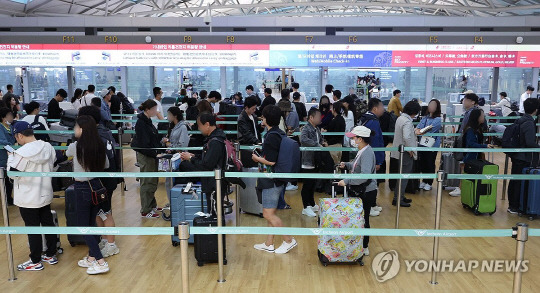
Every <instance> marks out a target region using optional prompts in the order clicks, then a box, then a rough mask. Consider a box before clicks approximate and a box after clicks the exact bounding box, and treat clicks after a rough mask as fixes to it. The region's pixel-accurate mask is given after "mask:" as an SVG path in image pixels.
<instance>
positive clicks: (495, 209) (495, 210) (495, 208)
mask: <svg viewBox="0 0 540 293" xmlns="http://www.w3.org/2000/svg"><path fill="white" fill-rule="evenodd" d="M496 211H497V208H495V210H494V211H493V212H491V213H489V215H490V216H491V215H493V214H494V213H495V212H496Z"/></svg>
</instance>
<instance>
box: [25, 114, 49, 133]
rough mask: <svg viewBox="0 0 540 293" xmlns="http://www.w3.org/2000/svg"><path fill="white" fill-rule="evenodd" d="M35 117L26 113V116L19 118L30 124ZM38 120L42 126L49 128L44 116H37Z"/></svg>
mask: <svg viewBox="0 0 540 293" xmlns="http://www.w3.org/2000/svg"><path fill="white" fill-rule="evenodd" d="M35 119H36V115H26V116H24V118H23V119H21V121H25V122H28V124H32V123H34V120H35ZM38 121H39V122H40V123H41V124H43V126H45V129H46V130H49V126H48V125H47V121H45V118H43V116H39V118H38Z"/></svg>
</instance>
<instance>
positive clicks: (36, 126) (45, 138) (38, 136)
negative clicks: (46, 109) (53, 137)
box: [30, 115, 50, 141]
mask: <svg viewBox="0 0 540 293" xmlns="http://www.w3.org/2000/svg"><path fill="white" fill-rule="evenodd" d="M30 126H32V129H33V130H34V131H36V130H47V129H46V128H45V125H43V123H41V122H39V116H38V115H36V117H35V118H34V122H32V124H30ZM35 136H36V139H39V140H43V141H49V140H50V138H49V135H48V134H46V133H40V134H35Z"/></svg>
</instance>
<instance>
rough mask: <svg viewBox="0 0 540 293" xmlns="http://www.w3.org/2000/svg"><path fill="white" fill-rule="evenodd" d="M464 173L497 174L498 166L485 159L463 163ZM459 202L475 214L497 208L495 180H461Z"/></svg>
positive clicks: (493, 210) (493, 211) (490, 212)
mask: <svg viewBox="0 0 540 293" xmlns="http://www.w3.org/2000/svg"><path fill="white" fill-rule="evenodd" d="M465 174H494V175H495V174H499V166H498V165H495V164H493V163H490V162H488V161H485V160H472V161H470V162H467V163H465ZM461 203H462V204H463V207H470V208H472V209H473V211H474V214H475V215H479V214H482V213H489V214H490V215H492V214H493V213H495V211H496V209H497V180H496V179H481V180H469V179H463V180H461Z"/></svg>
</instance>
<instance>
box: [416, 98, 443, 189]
mask: <svg viewBox="0 0 540 293" xmlns="http://www.w3.org/2000/svg"><path fill="white" fill-rule="evenodd" d="M441 125H442V121H441V102H439V100H437V99H432V100H431V101H429V104H428V110H427V115H426V116H424V118H422V120H420V123H419V124H418V125H417V126H416V130H415V133H416V135H419V136H422V135H424V134H426V133H439V132H440V131H441ZM430 126H431V129H428V130H426V131H424V132H422V129H423V128H426V127H430ZM420 146H423V147H433V148H438V147H440V146H441V137H440V136H423V137H421V138H420ZM436 159H437V152H433V151H429V152H419V153H418V165H419V168H420V172H421V173H425V174H433V173H435V160H436ZM432 184H433V179H423V180H422V181H421V183H420V189H424V190H425V191H430V190H431V185H432Z"/></svg>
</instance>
